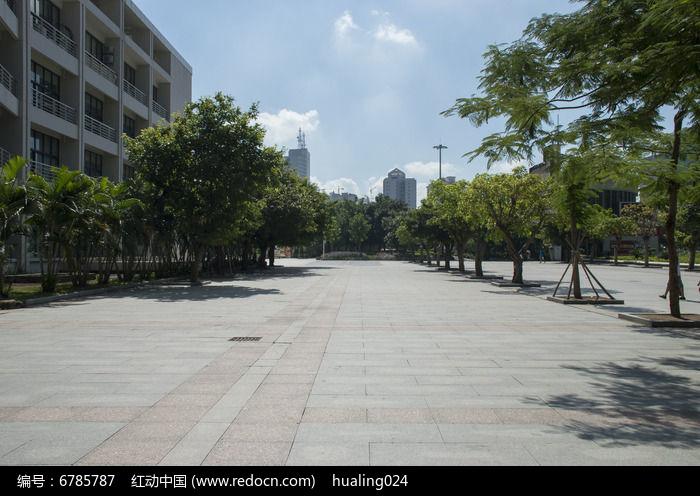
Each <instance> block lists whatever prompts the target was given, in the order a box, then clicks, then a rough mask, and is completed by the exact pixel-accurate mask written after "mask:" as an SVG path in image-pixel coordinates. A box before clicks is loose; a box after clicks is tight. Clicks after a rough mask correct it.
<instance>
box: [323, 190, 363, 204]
mask: <svg viewBox="0 0 700 496" xmlns="http://www.w3.org/2000/svg"><path fill="white" fill-rule="evenodd" d="M328 196H329V197H330V199H331V201H350V202H353V203H357V202H358V201H359V198H358V196H357V195H356V194H354V193H336V192H335V191H331V192H330V193H328Z"/></svg>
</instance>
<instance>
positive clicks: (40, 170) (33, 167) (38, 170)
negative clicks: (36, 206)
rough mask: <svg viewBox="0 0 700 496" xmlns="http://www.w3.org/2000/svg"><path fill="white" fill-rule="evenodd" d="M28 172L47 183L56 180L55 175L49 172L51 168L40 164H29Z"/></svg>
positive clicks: (33, 162) (34, 162)
mask: <svg viewBox="0 0 700 496" xmlns="http://www.w3.org/2000/svg"><path fill="white" fill-rule="evenodd" d="M29 171H30V172H32V173H33V174H36V175H37V176H41V177H43V178H44V179H46V180H47V181H53V180H54V179H55V178H56V173H55V172H54V171H52V170H51V166H50V165H46V164H42V163H41V162H36V161H32V162H30V163H29Z"/></svg>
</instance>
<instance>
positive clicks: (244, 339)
mask: <svg viewBox="0 0 700 496" xmlns="http://www.w3.org/2000/svg"><path fill="white" fill-rule="evenodd" d="M261 339H262V338H253V337H249V336H248V337H236V338H231V339H229V341H233V342H234V343H253V342H256V341H260V340H261Z"/></svg>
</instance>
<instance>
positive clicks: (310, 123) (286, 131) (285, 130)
mask: <svg viewBox="0 0 700 496" xmlns="http://www.w3.org/2000/svg"><path fill="white" fill-rule="evenodd" d="M258 122H259V123H260V124H262V126H263V127H264V128H265V130H266V131H267V133H266V135H265V142H266V143H267V144H269V145H279V146H282V145H284V144H289V143H290V142H294V140H295V139H296V137H297V134H298V133H299V128H301V129H302V131H303V132H304V133H306V134H307V135H308V134H309V133H312V132H314V131H315V130H316V129H318V126H319V124H320V121H319V118H318V111H316V110H309V111H308V112H306V113H304V114H300V113H298V112H294V111H292V110H288V109H282V110H280V111H279V112H278V113H276V114H270V113H267V112H262V113H261V114H260V115H259V116H258ZM294 144H296V143H294Z"/></svg>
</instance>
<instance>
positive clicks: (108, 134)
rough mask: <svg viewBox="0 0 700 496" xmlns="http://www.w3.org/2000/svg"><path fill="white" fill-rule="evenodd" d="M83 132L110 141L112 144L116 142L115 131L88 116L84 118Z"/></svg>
mask: <svg viewBox="0 0 700 496" xmlns="http://www.w3.org/2000/svg"><path fill="white" fill-rule="evenodd" d="M85 130H86V131H89V132H91V133H92V134H96V135H97V136H99V137H101V138H103V139H106V140H107V141H111V142H112V143H116V142H117V130H116V129H114V128H111V127H109V126H108V125H107V124H104V123H102V122H100V121H98V120H97V119H93V118H92V117H90V116H89V115H86V116H85Z"/></svg>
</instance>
